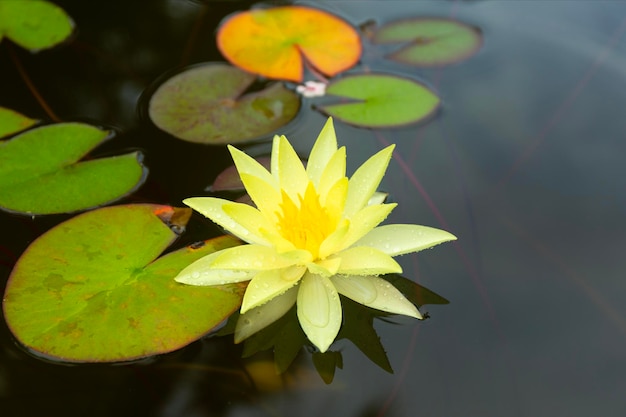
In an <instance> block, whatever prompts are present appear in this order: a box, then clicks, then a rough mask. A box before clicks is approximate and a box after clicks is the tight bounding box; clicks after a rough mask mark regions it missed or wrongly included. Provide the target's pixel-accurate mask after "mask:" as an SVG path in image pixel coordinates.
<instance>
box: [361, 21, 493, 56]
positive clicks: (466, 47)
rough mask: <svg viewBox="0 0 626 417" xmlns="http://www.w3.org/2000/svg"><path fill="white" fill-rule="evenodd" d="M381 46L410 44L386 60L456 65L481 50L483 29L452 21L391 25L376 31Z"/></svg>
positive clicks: (398, 22)
mask: <svg viewBox="0 0 626 417" xmlns="http://www.w3.org/2000/svg"><path fill="white" fill-rule="evenodd" d="M372 40H373V42H374V43H378V44H390V43H400V42H402V43H407V42H408V44H407V45H405V46H403V47H402V48H400V49H399V50H397V51H395V52H393V53H392V54H390V55H388V56H387V58H389V59H391V60H394V61H398V62H402V63H404V64H409V65H414V66H419V67H434V66H443V65H449V64H453V63H456V62H459V61H463V60H464V59H467V58H469V57H470V56H472V55H474V54H475V53H476V52H477V51H478V50H479V49H480V47H481V46H482V43H483V36H482V33H481V31H480V29H478V28H476V27H474V26H470V25H467V24H465V23H461V22H459V21H456V20H453V19H444V18H414V19H403V20H397V21H394V22H390V23H388V24H386V25H384V26H382V27H381V28H380V29H378V31H376V33H375V35H374V37H373V39H372Z"/></svg>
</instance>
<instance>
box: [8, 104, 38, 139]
mask: <svg viewBox="0 0 626 417" xmlns="http://www.w3.org/2000/svg"><path fill="white" fill-rule="evenodd" d="M35 123H37V120H34V119H30V118H28V117H26V116H24V115H22V114H20V113H18V112H16V111H13V110H11V109H7V108H5V107H0V138H4V137H7V136H10V135H12V134H14V133H17V132H21V131H22V130H24V129H28V128H29V127H31V126H32V125H34V124H35Z"/></svg>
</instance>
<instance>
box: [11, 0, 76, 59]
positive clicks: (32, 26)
mask: <svg viewBox="0 0 626 417" xmlns="http://www.w3.org/2000/svg"><path fill="white" fill-rule="evenodd" d="M73 30H74V22H73V21H72V19H71V18H70V17H69V16H68V15H67V14H66V13H65V11H64V10H63V9H61V8H60V7H58V6H56V5H54V4H52V3H50V2H48V1H44V0H20V1H18V0H12V1H6V0H4V1H0V40H2V38H3V37H7V38H9V39H11V40H12V41H13V42H15V43H16V44H18V45H20V46H21V47H22V48H25V49H28V50H30V51H32V52H37V51H39V50H41V49H47V48H51V47H53V46H55V45H57V44H59V43H61V42H63V41H64V40H66V39H67V38H68V37H69V36H70V35H71V34H72V31H73Z"/></svg>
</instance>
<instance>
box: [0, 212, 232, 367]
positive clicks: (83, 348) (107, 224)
mask: <svg viewBox="0 0 626 417" xmlns="http://www.w3.org/2000/svg"><path fill="white" fill-rule="evenodd" d="M189 211H190V210H189V209H178V208H173V207H169V206H158V205H147V204H146V205H123V206H114V207H106V208H101V209H97V210H93V211H90V212H87V213H83V214H81V215H78V216H76V217H74V218H72V219H70V220H68V221H66V222H64V223H61V224H60V225H58V226H56V227H54V228H53V229H51V230H49V231H48V232H46V233H45V234H43V235H42V236H40V237H39V238H38V239H37V240H35V241H34V242H33V243H32V244H31V245H30V246H29V247H28V248H27V249H26V251H25V252H24V254H23V255H22V257H21V258H20V259H19V260H18V262H17V264H16V265H15V268H14V269H13V271H12V273H11V276H10V278H9V281H8V283H7V288H6V292H5V294H4V303H3V307H4V316H5V318H6V321H7V324H8V325H9V328H10V329H11V331H12V332H13V334H14V335H15V337H16V338H17V339H18V340H19V341H20V342H21V343H22V344H24V345H25V346H26V347H28V348H29V349H31V350H32V351H33V352H34V353H37V354H39V355H43V356H45V357H48V358H52V359H58V360H63V361H69V362H117V361H126V360H132V359H137V358H142V357H146V356H150V355H156V354H160V353H165V352H169V351H172V350H175V349H178V348H180V347H182V346H185V345H186V344H188V343H190V342H192V341H194V340H196V339H198V338H199V337H201V336H202V335H204V334H206V333H207V332H209V331H210V330H211V329H213V328H214V327H215V326H216V325H217V324H219V323H220V322H221V321H223V320H224V319H225V318H226V317H227V316H228V315H229V314H231V313H232V312H233V311H234V310H235V309H237V308H238V307H239V305H240V303H241V298H242V296H243V289H242V288H240V286H238V285H230V286H223V287H195V286H190V285H182V284H179V283H177V282H175V281H174V277H175V276H176V275H177V274H178V272H180V271H181V270H182V269H183V268H184V267H185V266H187V265H189V264H190V263H191V262H193V261H195V260H197V259H199V258H200V257H202V256H206V255H207V254H210V253H212V252H214V251H217V250H221V249H224V248H226V247H230V246H233V245H235V244H237V241H236V240H235V239H234V238H230V237H222V238H218V239H214V240H210V241H207V242H205V243H204V245H194V246H193V247H187V248H183V249H180V250H178V251H175V252H172V253H169V254H167V255H165V256H163V257H161V258H158V259H156V260H155V258H157V256H158V255H159V254H160V253H161V252H162V251H163V250H164V249H166V248H167V247H168V246H169V245H170V244H171V243H172V242H173V241H174V240H175V239H176V237H177V234H176V233H175V232H174V231H172V230H171V228H170V227H168V225H166V224H165V223H164V222H163V220H162V218H170V219H178V221H177V222H175V223H177V225H178V226H179V227H181V226H183V223H184V222H185V221H186V218H188V216H189Z"/></svg>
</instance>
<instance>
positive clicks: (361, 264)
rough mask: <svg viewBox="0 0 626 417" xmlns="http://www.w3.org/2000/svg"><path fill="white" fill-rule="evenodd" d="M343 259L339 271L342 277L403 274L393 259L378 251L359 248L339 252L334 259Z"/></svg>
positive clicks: (364, 247) (365, 247)
mask: <svg viewBox="0 0 626 417" xmlns="http://www.w3.org/2000/svg"><path fill="white" fill-rule="evenodd" d="M335 256H336V257H338V258H341V266H340V267H339V270H338V271H337V273H338V274H342V275H381V274H391V273H400V272H402V267H400V265H399V264H398V263H397V262H396V261H394V260H393V258H392V257H391V256H389V255H387V254H385V253H383V252H381V251H379V250H378V249H374V248H369V247H367V246H357V247H353V248H350V249H346V250H344V251H343V252H339V253H338V254H337V255H333V256H332V257H330V258H334V257H335Z"/></svg>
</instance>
